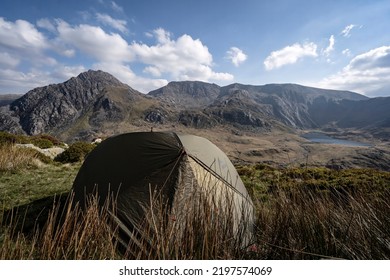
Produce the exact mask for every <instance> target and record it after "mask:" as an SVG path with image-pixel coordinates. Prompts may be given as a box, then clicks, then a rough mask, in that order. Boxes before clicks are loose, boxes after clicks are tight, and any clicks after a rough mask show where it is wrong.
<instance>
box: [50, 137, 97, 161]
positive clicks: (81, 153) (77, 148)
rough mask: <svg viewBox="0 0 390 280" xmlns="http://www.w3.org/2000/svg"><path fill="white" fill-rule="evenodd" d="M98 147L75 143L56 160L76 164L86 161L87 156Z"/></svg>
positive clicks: (85, 143)
mask: <svg viewBox="0 0 390 280" xmlns="http://www.w3.org/2000/svg"><path fill="white" fill-rule="evenodd" d="M95 147H96V145H94V144H90V143H87V142H75V143H73V144H71V145H70V146H69V148H68V149H66V150H65V151H64V152H62V153H61V154H59V155H58V156H57V157H56V158H55V160H56V161H59V162H62V163H74V162H79V161H82V160H84V158H85V156H86V155H87V154H88V153H89V152H91V151H92V150H93V149H94V148H95Z"/></svg>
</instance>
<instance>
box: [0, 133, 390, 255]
mask: <svg viewBox="0 0 390 280" xmlns="http://www.w3.org/2000/svg"><path fill="white" fill-rule="evenodd" d="M10 138H11V140H4V139H10ZM12 139H13V138H12V137H11V136H9V135H4V134H2V136H0V141H3V142H5V144H4V143H3V144H2V145H0V207H1V209H2V210H0V259H122V258H131V259H326V258H331V259H332V258H343V259H389V258H390V245H389V244H390V216H389V215H388V214H389V213H390V203H389V199H388V198H389V197H390V172H384V171H377V170H371V169H348V170H331V169H327V168H286V169H281V168H274V167H271V166H268V165H263V164H257V165H252V166H239V167H237V170H238V171H239V173H240V175H241V177H242V179H243V181H244V183H245V185H246V187H247V188H248V190H249V192H250V194H251V196H252V199H253V201H254V204H255V207H256V218H255V225H254V237H253V240H252V242H251V244H250V246H249V247H247V248H242V247H241V244H238V243H237V242H236V241H235V240H237V238H235V237H236V236H234V233H233V231H232V230H231V228H232V225H231V223H229V220H231V219H229V215H226V213H228V212H229V209H225V210H224V209H218V211H216V210H215V209H214V210H213V209H210V208H207V207H203V206H202V207H203V208H202V207H199V209H198V210H199V211H198V212H196V213H195V214H191V215H188V217H185V218H184V220H185V222H184V223H183V224H182V225H183V226H181V230H183V231H182V232H183V234H182V235H181V236H180V235H178V234H176V232H177V226H178V223H175V221H176V217H171V216H169V215H165V214H164V213H166V211H165V208H164V207H163V206H161V204H158V200H157V202H156V203H155V202H154V201H151V204H152V205H153V207H152V208H151V210H150V211H151V212H150V213H151V215H149V216H148V218H147V219H146V220H145V224H143V225H142V227H140V230H141V232H144V233H146V234H145V236H153V238H152V239H148V238H145V239H140V240H138V241H137V242H135V241H132V242H130V244H129V246H128V247H127V251H123V250H118V249H119V248H122V249H123V247H121V246H120V238H118V233H119V232H120V231H119V229H118V228H116V227H115V226H113V223H112V220H110V215H109V213H108V211H107V209H109V208H108V207H105V208H103V209H100V208H98V207H97V205H96V200H94V199H92V200H91V203H90V206H89V207H88V208H87V210H86V211H84V212H82V213H81V212H80V211H78V209H77V208H76V209H73V208H70V207H69V204H68V202H67V201H66V199H67V198H68V193H69V190H70V189H71V185H72V182H73V180H74V178H75V176H76V174H77V171H78V169H79V167H80V165H81V160H82V159H83V158H84V155H85V154H84V152H83V153H81V152H79V150H78V149H80V150H82V151H86V150H88V149H86V150H83V149H84V148H86V147H87V148H90V146H88V145H84V144H78V143H75V144H73V145H70V147H69V149H70V148H71V147H72V146H74V147H75V148H74V151H75V152H74V153H75V154H78V155H80V154H81V156H80V157H78V160H77V162H75V163H71V164H69V163H66V164H63V163H61V162H53V161H49V162H47V163H42V161H41V160H40V159H39V156H38V155H37V154H36V153H37V152H36V151H31V150H29V149H18V148H17V147H15V146H14V145H12V144H10V143H15V141H14V140H12ZM18 141H19V140H18ZM76 148H77V149H76ZM72 153H73V152H72ZM69 154H70V153H69ZM71 158H73V157H71V155H69V157H68V158H67V159H71ZM75 158H76V156H75ZM65 162H66V161H65ZM59 194H65V195H63V196H62V197H58V195H59ZM56 195H57V196H56ZM16 206H20V207H19V210H16V208H14V207H16ZM216 206H217V208H218V203H216ZM11 209H14V210H13V211H11ZM18 211H19V212H18ZM153 211H155V212H153ZM59 216H61V219H60V220H61V223H58V217H59ZM18 218H19V219H18ZM156 221H162V222H160V223H156ZM244 232H245V229H243V231H242V232H241V233H240V234H244ZM238 239H240V238H238Z"/></svg>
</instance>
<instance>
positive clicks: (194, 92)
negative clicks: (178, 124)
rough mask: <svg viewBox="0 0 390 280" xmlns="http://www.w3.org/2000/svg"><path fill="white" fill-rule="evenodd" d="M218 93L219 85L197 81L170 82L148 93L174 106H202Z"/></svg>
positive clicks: (212, 99)
mask: <svg viewBox="0 0 390 280" xmlns="http://www.w3.org/2000/svg"><path fill="white" fill-rule="evenodd" d="M219 93H220V87H219V86H218V85H216V84H209V83H204V82H197V81H185V82H170V83H169V84H168V85H166V86H165V87H162V88H159V89H157V90H154V91H151V92H149V93H148V95H149V96H153V97H155V98H157V99H158V100H161V101H163V102H164V103H166V104H169V105H171V106H173V107H175V108H178V109H180V108H186V109H191V108H197V109H199V108H204V107H205V106H207V105H209V104H211V103H213V102H214V101H215V99H216V98H217V97H218V95H219Z"/></svg>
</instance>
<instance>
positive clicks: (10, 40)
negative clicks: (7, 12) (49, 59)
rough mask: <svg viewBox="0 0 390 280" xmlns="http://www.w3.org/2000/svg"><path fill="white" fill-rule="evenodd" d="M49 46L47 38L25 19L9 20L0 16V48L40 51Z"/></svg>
mask: <svg viewBox="0 0 390 280" xmlns="http://www.w3.org/2000/svg"><path fill="white" fill-rule="evenodd" d="M48 47H49V44H48V42H47V39H46V38H45V36H44V35H43V34H42V33H40V32H39V31H38V30H37V29H36V28H35V26H34V25H32V24H31V23H29V22H28V21H25V20H17V21H15V22H9V21H6V20H4V18H2V17H0V48H9V49H17V50H26V51H29V52H30V53H31V51H40V50H43V49H46V48H48Z"/></svg>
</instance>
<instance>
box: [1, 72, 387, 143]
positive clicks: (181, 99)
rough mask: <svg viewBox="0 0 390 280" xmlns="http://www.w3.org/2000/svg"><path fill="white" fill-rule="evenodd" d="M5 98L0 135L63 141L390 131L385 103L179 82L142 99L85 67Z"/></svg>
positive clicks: (325, 93)
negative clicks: (180, 131) (167, 132)
mask: <svg viewBox="0 0 390 280" xmlns="http://www.w3.org/2000/svg"><path fill="white" fill-rule="evenodd" d="M7 98H8V99H7ZM7 98H6V97H4V98H3V99H0V102H2V103H0V104H2V107H0V130H7V131H12V132H24V133H27V134H39V133H51V134H54V135H56V136H58V137H60V138H63V139H67V140H69V139H79V138H83V139H89V138H92V137H95V136H96V135H101V134H105V133H106V134H111V133H118V132H123V131H129V130H133V129H136V128H137V127H143V128H145V127H153V126H163V127H165V128H172V127H175V126H183V127H194V128H212V127H216V126H232V127H235V128H239V129H242V130H250V131H264V130H272V129H276V128H283V127H284V128H289V129H295V128H299V129H313V128H316V129H321V128H324V127H330V126H334V127H341V128H345V127H356V128H364V127H369V128H370V129H373V127H390V110H388V108H389V105H390V98H371V99H370V98H368V97H366V96H364V95H360V94H357V93H354V92H349V91H336V90H326V89H319V88H313V87H305V86H301V85H296V84H269V85H263V86H253V85H242V84H237V83H236V84H232V85H228V86H225V87H220V86H218V85H216V84H210V83H204V82H198V81H184V82H171V83H169V84H168V85H166V86H165V87H162V88H160V89H157V90H154V91H151V92H150V93H148V94H146V95H145V94H142V93H140V92H138V91H137V90H135V89H133V88H131V87H130V86H128V85H126V84H123V83H121V82H120V81H119V80H117V79H116V78H115V77H113V76H112V75H110V74H108V73H106V72H103V71H92V70H89V71H87V72H84V73H81V74H80V75H78V76H77V77H73V78H71V79H69V80H68V81H66V82H64V83H60V84H53V85H48V86H45V87H40V88H36V89H33V90H31V91H29V92H27V93H26V94H25V95H23V96H21V97H19V98H18V99H16V100H12V98H11V99H10V98H9V97H7ZM1 100H3V101H1ZM7 100H8V101H7ZM373 112H375V113H373Z"/></svg>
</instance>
